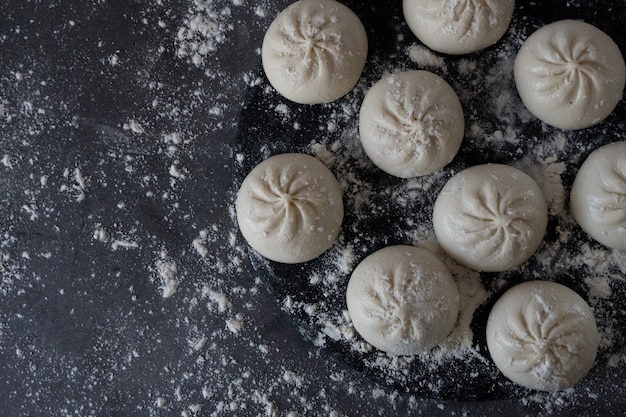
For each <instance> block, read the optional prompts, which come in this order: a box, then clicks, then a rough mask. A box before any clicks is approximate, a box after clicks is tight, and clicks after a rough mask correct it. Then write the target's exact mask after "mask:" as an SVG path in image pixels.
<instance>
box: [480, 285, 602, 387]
mask: <svg viewBox="0 0 626 417" xmlns="http://www.w3.org/2000/svg"><path fill="white" fill-rule="evenodd" d="M599 342H600V337H599V334H598V329H597V327H596V320H595V318H594V316H593V311H592V310H591V308H590V307H589V306H588V305H587V303H586V302H585V300H583V299H582V298H581V297H580V296H579V295H578V294H576V292H574V291H572V290H571V289H569V288H567V287H565V286H564V285H561V284H557V283H555V282H547V281H530V282H525V283H522V284H519V285H516V286H515V287H513V288H511V289H510V290H508V291H507V292H506V293H504V295H502V297H500V298H499V299H498V301H497V302H496V304H495V305H494V306H493V308H492V310H491V313H490V314H489V319H488V321H487V347H488V348H489V353H490V354H491V358H492V359H493V361H494V362H495V364H496V366H497V367H498V369H500V371H501V372H502V373H503V374H504V376H506V377H507V378H509V379H510V380H511V381H513V382H515V383H517V384H519V385H522V386H524V387H526V388H530V389H535V390H541V391H559V390H562V389H566V388H569V387H571V386H573V385H574V384H576V383H577V382H578V381H580V380H581V379H582V378H583V377H584V376H585V375H586V374H587V373H588V372H589V370H590V369H591V367H592V366H593V363H594V361H595V358H596V353H597V351H598V345H599Z"/></svg>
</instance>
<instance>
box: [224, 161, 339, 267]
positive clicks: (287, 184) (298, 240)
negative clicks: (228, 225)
mask: <svg viewBox="0 0 626 417" xmlns="http://www.w3.org/2000/svg"><path fill="white" fill-rule="evenodd" d="M235 208H236V212H237V221H238V223H239V229H240V230H241V234H242V235H243V237H244V238H245V239H246V241H247V242H248V243H249V244H250V246H252V248H254V249H255V250H256V251H257V252H259V253H260V254H261V255H263V256H264V257H266V258H268V259H271V260H273V261H277V262H282V263H290V264H292V263H300V262H306V261H309V260H311V259H314V258H316V257H318V256H319V255H321V254H322V253H323V252H324V251H326V250H327V249H328V248H330V247H331V246H332V244H333V243H334V242H335V240H336V238H337V235H338V234H339V230H340V228H341V223H342V221H343V201H342V196H341V190H340V188H339V184H338V183H337V180H336V178H335V177H334V176H333V174H332V172H330V170H329V169H328V168H326V166H325V165H324V164H322V163H321V162H320V161H319V160H317V159H315V158H314V157H312V156H309V155H305V154H296V153H287V154H281V155H275V156H272V157H270V158H268V159H266V160H265V161H263V162H261V163H260V164H259V165H257V166H256V167H255V168H254V169H253V170H252V171H251V172H250V173H249V174H248V176H247V177H246V178H245V179H244V181H243V183H242V184H241V188H240V189H239V192H238V194H237V201H236V203H235Z"/></svg>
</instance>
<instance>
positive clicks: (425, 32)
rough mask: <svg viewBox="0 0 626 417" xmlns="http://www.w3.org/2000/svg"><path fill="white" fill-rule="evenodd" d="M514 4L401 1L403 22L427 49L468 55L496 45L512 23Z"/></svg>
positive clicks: (509, 1) (498, 0)
mask: <svg viewBox="0 0 626 417" xmlns="http://www.w3.org/2000/svg"><path fill="white" fill-rule="evenodd" d="M514 6H515V1H514V0H404V2H403V10H404V18H405V20H406V22H407V23H408V25H409V28H410V29H411V31H412V32H413V33H414V34H415V36H417V38H418V39H419V40H420V41H422V42H423V43H424V44H425V45H426V46H428V47H429V48H430V49H433V50H435V51H438V52H443V53H446V54H453V55H460V54H469V53H471V52H475V51H478V50H481V49H484V48H487V47H488V46H491V45H493V44H495V43H496V42H498V40H500V38H501V37H502V35H504V33H505V32H506V30H507V28H508V27H509V23H511V17H512V16H513V9H514Z"/></svg>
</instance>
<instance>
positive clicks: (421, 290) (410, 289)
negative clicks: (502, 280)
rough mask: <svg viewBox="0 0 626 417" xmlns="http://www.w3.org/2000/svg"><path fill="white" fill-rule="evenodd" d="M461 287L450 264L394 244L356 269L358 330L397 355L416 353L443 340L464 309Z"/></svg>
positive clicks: (353, 300)
mask: <svg viewBox="0 0 626 417" xmlns="http://www.w3.org/2000/svg"><path fill="white" fill-rule="evenodd" d="M459 298H460V295H459V290H458V288H457V285H456V282H455V281H454V278H453V277H452V274H451V273H450V271H449V270H448V269H447V267H446V266H445V265H444V264H443V263H442V262H441V261H440V260H439V259H438V258H437V257H436V256H435V255H433V254H432V253H430V252H428V251H427V250H425V249H420V248H416V247H413V246H405V245H398V246H389V247H386V248H383V249H381V250H379V251H377V252H374V253H373V254H371V255H369V256H368V257H367V258H365V259H364V260H363V261H362V262H361V263H360V264H359V265H358V266H357V267H356V269H355V270H354V272H353V273H352V276H351V277H350V281H349V282H348V289H347V292H346V300H347V303H348V312H349V313H350V318H351V319H352V322H353V324H354V327H355V329H356V330H357V332H358V333H359V334H360V335H361V336H362V337H363V338H364V339H365V340H366V341H367V342H368V343H370V344H371V345H373V346H374V347H376V348H377V349H380V350H382V351H385V352H388V353H391V354H394V355H414V354H418V353H420V352H423V351H425V350H427V349H429V348H431V347H433V346H435V345H436V344H437V343H439V342H440V341H441V340H443V339H444V338H445V337H446V336H447V335H448V333H450V331H451V330H452V328H453V327H454V324H455V323H456V320H457V316H458V313H459Z"/></svg>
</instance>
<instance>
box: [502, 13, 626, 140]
mask: <svg viewBox="0 0 626 417" xmlns="http://www.w3.org/2000/svg"><path fill="white" fill-rule="evenodd" d="M514 74H515V84H516V85H517V91H518V92H519V95H520V97H521V98H522V101H523V102H524V105H525V106H526V108H528V110H529V111H530V112H531V113H532V114H534V115H535V116H536V117H537V118H539V119H540V120H542V121H543V122H545V123H547V124H549V125H552V126H555V127H558V128H561V129H571V130H573V129H583V128H586V127H589V126H592V125H594V124H597V123H599V122H601V121H602V120H604V119H605V118H606V117H607V116H608V115H609V114H610V113H611V112H612V111H613V109H614V108H615V106H616V105H617V103H618V102H619V101H620V99H621V98H622V93H623V91H624V83H625V80H626V67H625V66H624V58H623V57H622V54H621V52H620V49H619V47H618V46H617V45H616V44H615V42H613V40H612V39H611V38H610V37H609V36H608V35H607V34H606V33H604V32H602V31H601V30H600V29H598V28H596V27H595V26H592V25H590V24H588V23H585V22H581V21H578V20H561V21H558V22H555V23H551V24H549V25H546V26H544V27H542V28H541V29H539V30H537V31H536V32H535V33H533V34H532V35H531V36H530V37H529V38H528V39H527V40H526V42H524V45H522V48H521V49H520V50H519V52H518V54H517V58H516V59H515V71H514Z"/></svg>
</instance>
